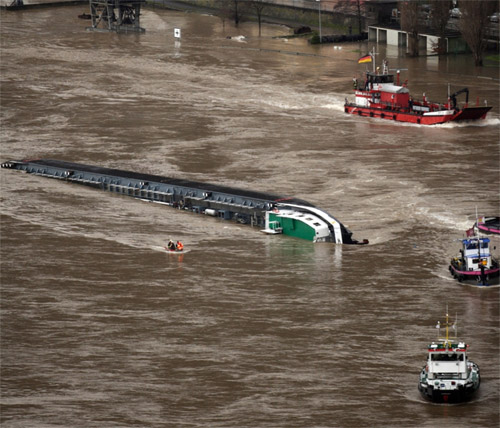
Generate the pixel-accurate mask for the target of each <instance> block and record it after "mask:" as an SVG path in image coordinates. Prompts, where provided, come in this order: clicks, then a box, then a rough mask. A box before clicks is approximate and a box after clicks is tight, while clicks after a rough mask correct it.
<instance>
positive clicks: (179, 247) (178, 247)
mask: <svg viewBox="0 0 500 428" xmlns="http://www.w3.org/2000/svg"><path fill="white" fill-rule="evenodd" d="M176 247H177V251H182V250H183V249H184V245H182V242H181V241H177V246H176Z"/></svg>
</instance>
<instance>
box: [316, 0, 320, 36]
mask: <svg viewBox="0 0 500 428" xmlns="http://www.w3.org/2000/svg"><path fill="white" fill-rule="evenodd" d="M316 1H317V2H318V15H319V42H320V43H321V0H316Z"/></svg>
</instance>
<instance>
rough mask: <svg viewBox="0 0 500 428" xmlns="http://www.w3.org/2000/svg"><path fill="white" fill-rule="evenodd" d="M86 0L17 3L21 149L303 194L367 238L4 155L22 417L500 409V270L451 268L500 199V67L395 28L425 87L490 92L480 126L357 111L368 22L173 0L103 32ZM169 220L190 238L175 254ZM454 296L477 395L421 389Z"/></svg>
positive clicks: (365, 415)
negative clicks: (267, 20)
mask: <svg viewBox="0 0 500 428" xmlns="http://www.w3.org/2000/svg"><path fill="white" fill-rule="evenodd" d="M86 11H87V8H86V7H85V6H76V7H75V6H69V7H60V8H56V9H50V8H45V9H39V10H29V11H18V12H8V11H2V13H1V15H0V24H1V27H0V36H1V64H0V67H1V115H0V117H1V160H2V161H6V160H12V159H24V158H53V159H62V160H67V161H73V162H81V163H88V164H95V165H102V166H106V167H112V168H119V169H125V170H131V171H138V172H147V173H154V174H160V175H170V176H176V177H179V178H189V179H194V180H198V181H207V182H214V183H219V184H224V185H229V186H233V187H243V188H247V189H251V190H259V191H268V192H272V193H277V194H283V195H293V196H296V197H299V198H302V199H305V200H307V201H309V202H311V203H314V204H316V205H317V206H319V207H320V208H322V209H324V210H326V211H328V212H330V213H331V214H333V215H334V216H336V217H337V218H338V219H339V220H340V221H342V222H343V223H344V224H346V225H347V226H348V227H350V229H351V230H352V231H353V232H354V237H355V238H357V239H364V238H367V239H369V240H370V245H367V246H335V245H333V244H312V243H310V242H306V241H302V240H299V239H294V238H290V237H285V236H267V235H264V234H262V233H260V232H259V231H258V229H257V228H252V227H250V226H245V225H239V224H236V223H231V222H224V221H222V220H217V219H214V218H209V217H204V216H198V215H195V214H192V213H188V212H183V211H178V210H174V209H171V208H168V207H163V206H160V205H157V204H148V203H144V202H141V201H138V200H134V199H132V198H127V197H125V196H119V195H113V194H109V193H105V192H101V191H98V190H94V189H90V188H85V187H81V186H78V185H72V184H68V183H65V182H62V181H56V180H50V179H46V178H43V177H39V176H33V175H28V174H21V173H19V172H16V171H11V170H5V169H2V170H1V171H0V177H1V200H2V203H1V215H2V216H1V312H0V316H1V330H0V334H1V336H0V337H1V423H2V426H4V427H6V428H7V427H9V428H10V427H16V428H17V427H32V428H40V427H44V428H45V427H437V426H439V427H454V428H455V427H498V425H499V404H500V393H499V384H500V373H499V367H500V357H499V352H500V350H499V347H500V340H499V338H500V326H499V290H500V288H499V287H491V288H477V287H473V286H467V285H462V284H459V283H458V282H456V281H454V280H453V279H452V278H451V276H450V275H449V273H448V262H449V259H450V258H451V257H452V256H454V255H455V254H456V253H457V252H458V249H459V243H458V242H457V240H458V239H460V238H462V237H463V236H464V231H465V230H466V229H467V228H469V227H470V226H472V223H473V222H474V218H475V213H476V209H477V211H478V213H479V214H488V215H499V203H500V201H499V183H500V179H499V125H500V119H499V112H500V105H499V80H498V66H496V67H494V66H488V63H487V65H486V66H485V67H483V68H480V69H476V68H474V67H473V64H472V60H471V58H470V57H468V56H464V55H458V56H450V57H448V58H444V59H438V58H437V57H420V58H416V59H412V58H407V57H405V56H404V55H400V52H399V51H398V49H397V48H395V47H386V46H384V45H381V46H379V47H378V48H377V49H378V51H379V52H380V55H379V58H380V59H383V58H387V59H388V60H389V66H390V67H391V68H396V67H398V68H401V69H407V70H406V71H403V72H402V73H403V79H408V80H409V87H410V90H411V92H412V93H413V94H414V95H415V96H417V97H418V98H420V96H421V94H422V93H423V92H426V94H427V97H428V98H429V99H431V100H433V101H441V102H444V101H445V100H446V94H447V85H448V83H450V84H451V88H452V91H456V90H458V89H461V88H462V87H468V88H469V89H470V91H471V99H472V100H473V101H474V102H475V99H476V97H479V99H480V102H481V103H482V102H483V100H484V99H487V100H488V103H489V104H490V105H493V110H492V111H491V113H490V114H489V115H488V118H487V119H486V120H485V121H482V122H480V123H477V124H475V125H470V124H462V125H456V124H455V125H445V126H437V127H424V126H418V125H411V126H410V125H404V124H396V123H391V122H386V121H382V120H376V119H366V118H358V117H353V116H349V115H346V114H344V112H343V108H342V105H343V102H344V99H345V98H346V97H350V98H352V96H351V89H352V88H351V82H352V78H353V76H358V77H361V73H362V71H363V70H364V68H365V65H358V64H357V58H358V57H359V56H360V55H363V54H365V53H366V52H367V51H368V50H369V49H371V47H372V46H371V45H370V44H368V43H359V44H358V43H356V44H344V45H342V46H341V49H339V48H335V47H334V45H323V46H309V45H308V44H307V41H305V40H303V39H288V40H286V39H276V38H273V37H272V36H276V35H284V34H287V33H288V29H286V28H285V27H281V26H272V25H266V26H264V28H263V35H262V37H261V38H258V30H257V27H256V25H254V24H248V23H247V24H243V25H241V26H240V27H239V28H234V27H233V26H231V24H228V23H226V25H225V28H223V26H222V22H221V21H220V20H219V19H218V18H215V17H210V16H203V15H196V14H185V13H182V12H173V11H167V10H159V9H146V10H143V15H142V17H141V24H142V26H143V27H145V28H146V33H145V34H141V35H138V34H114V33H93V32H87V31H85V27H86V26H87V25H89V22H88V21H83V20H79V19H78V18H77V15H78V14H80V13H82V12H86ZM174 28H180V29H181V30H182V39H181V41H180V42H179V41H177V42H176V40H175V39H174ZM228 35H229V36H240V35H243V36H245V37H246V38H245V39H241V38H238V39H235V38H232V39H227V38H226V36H228ZM297 52H299V53H301V55H297V54H296V53H297ZM169 238H173V239H180V240H182V241H183V242H184V244H185V246H186V248H188V249H189V250H190V251H189V252H188V253H187V254H185V255H184V256H182V257H179V256H172V255H168V254H166V253H165V252H164V251H163V250H162V246H163V245H164V243H165V241H166V240H167V239H169ZM499 244H500V242H499V241H498V240H497V241H496V243H495V245H496V246H497V248H500V246H499ZM498 252H499V251H498V249H497V250H495V253H496V254H497V255H498ZM446 305H448V307H449V312H450V315H452V316H453V318H454V317H455V314H458V320H459V325H460V330H459V336H460V337H461V338H463V339H464V340H465V341H467V343H469V344H470V352H469V354H470V357H471V359H472V360H473V361H475V362H476V363H478V365H479V366H480V368H481V375H482V384H481V388H480V390H479V393H478V395H477V396H476V397H475V399H474V400H473V401H472V402H470V403H467V404H461V405H433V404H430V403H427V402H425V401H424V400H423V399H422V398H421V397H420V395H419V393H418V390H417V383H418V376H419V372H420V370H421V368H422V366H423V365H424V364H425V358H426V346H427V344H428V343H429V342H430V341H431V340H434V339H435V337H436V329H435V328H434V326H435V324H436V321H437V320H441V321H443V318H444V314H445V312H446Z"/></svg>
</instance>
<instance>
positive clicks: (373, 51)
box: [370, 46, 377, 73]
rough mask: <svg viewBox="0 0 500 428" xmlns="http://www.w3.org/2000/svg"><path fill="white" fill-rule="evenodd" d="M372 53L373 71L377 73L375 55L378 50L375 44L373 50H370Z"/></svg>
mask: <svg viewBox="0 0 500 428" xmlns="http://www.w3.org/2000/svg"><path fill="white" fill-rule="evenodd" d="M370 55H371V57H372V66H373V72H374V73H375V55H377V52H376V51H375V46H373V48H372V51H371V52H370Z"/></svg>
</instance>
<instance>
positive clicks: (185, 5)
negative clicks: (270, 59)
mask: <svg viewBox="0 0 500 428" xmlns="http://www.w3.org/2000/svg"><path fill="white" fill-rule="evenodd" d="M210 5H211V2H209V1H196V2H192V1H178V0H147V3H146V6H147V7H152V8H155V7H161V8H166V9H172V10H178V11H184V12H193V13H204V14H208V15H217V16H222V15H223V14H225V15H226V16H234V12H232V13H233V15H231V11H223V10H221V9H218V8H214V7H210ZM239 16H240V22H241V21H254V22H257V21H258V18H257V14H256V13H255V9H253V8H252V7H250V6H249V5H246V7H244V9H243V10H242V11H240V14H239ZM320 16H321V30H322V31H323V34H325V35H326V34H347V33H348V31H349V30H348V29H349V25H347V24H341V23H338V22H335V20H333V18H332V14H331V13H328V12H322V14H321V15H320ZM226 19H228V20H229V18H226ZM231 19H233V18H231ZM261 22H262V23H266V24H277V25H285V26H287V27H289V28H291V29H293V30H296V29H299V28H301V27H309V28H311V30H312V31H315V32H319V31H320V27H319V15H318V12H317V11H314V10H307V9H301V8H296V7H289V6H283V5H265V6H264V8H263V9H262V15H261ZM353 28H354V27H353Z"/></svg>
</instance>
